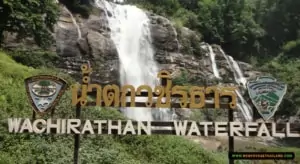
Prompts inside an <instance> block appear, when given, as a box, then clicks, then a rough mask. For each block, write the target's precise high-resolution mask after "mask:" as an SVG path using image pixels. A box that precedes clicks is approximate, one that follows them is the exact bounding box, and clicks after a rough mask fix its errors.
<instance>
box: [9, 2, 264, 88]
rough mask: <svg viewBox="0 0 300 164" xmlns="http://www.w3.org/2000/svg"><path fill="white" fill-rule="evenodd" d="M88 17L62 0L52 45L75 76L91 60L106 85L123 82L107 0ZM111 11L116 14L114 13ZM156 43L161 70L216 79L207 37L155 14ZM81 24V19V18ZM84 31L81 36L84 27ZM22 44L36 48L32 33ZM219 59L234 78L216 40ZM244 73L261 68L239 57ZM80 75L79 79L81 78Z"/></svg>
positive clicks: (15, 44) (152, 24)
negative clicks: (65, 4) (202, 40)
mask: <svg viewBox="0 0 300 164" xmlns="http://www.w3.org/2000/svg"><path fill="white" fill-rule="evenodd" d="M94 10H95V12H93V14H92V15H90V16H89V18H88V19H84V18H81V17H80V16H79V15H75V14H73V17H74V18H72V16H71V15H70V12H68V11H67V9H66V8H64V7H63V6H62V5H61V6H60V17H59V20H58V22H57V24H56V26H55V33H54V34H53V35H54V37H55V40H56V44H55V45H53V47H52V48H51V50H52V51H56V52H57V54H58V55H59V56H60V60H59V61H58V64H57V67H58V68H61V69H62V70H63V71H65V72H68V73H70V74H71V75H74V77H75V75H76V74H77V75H78V74H80V65H81V64H83V63H87V62H88V61H89V62H90V64H91V66H92V67H93V70H94V71H93V74H92V75H93V76H94V77H93V79H94V80H95V81H96V82H98V83H101V84H106V83H117V84H118V83H119V59H118V53H117V50H116V47H115V45H114V43H113V41H112V40H111V38H110V28H109V25H108V20H107V18H106V14H105V13H106V11H105V7H104V5H101V4H100V6H98V7H97V8H95V9H94ZM108 15H110V16H111V14H110V13H108ZM147 15H148V17H149V19H150V30H151V36H152V38H151V39H152V44H153V48H154V51H155V56H154V58H155V60H156V61H157V63H158V65H159V68H160V69H167V70H169V71H170V72H171V73H172V75H173V77H179V76H181V73H182V71H183V70H185V71H187V73H188V75H189V77H194V78H196V80H195V83H199V82H200V81H215V80H216V78H215V76H214V74H213V67H212V65H213V63H212V60H211V54H210V52H209V49H208V47H209V46H210V45H208V44H206V43H204V42H201V35H200V34H198V33H196V32H194V31H192V30H190V29H188V28H185V27H175V26H174V25H173V24H172V23H171V22H170V21H169V20H168V19H167V18H164V17H162V16H159V15H156V14H153V13H149V12H147ZM75 20H76V23H77V25H76V24H75V22H74V21H75ZM78 31H80V33H81V35H79V32H78ZM14 38H15V37H14V36H13V35H7V36H6V40H5V41H6V42H5V46H6V47H11V48H14V47H18V46H20V45H19V42H17V41H16V40H15V39H14ZM22 45H25V47H26V46H27V47H29V48H30V49H33V48H34V47H36V46H35V45H34V42H33V40H32V39H30V38H27V39H26V41H23V42H22ZM212 49H213V51H214V53H215V54H216V55H215V64H216V66H217V69H218V71H219V74H220V76H221V77H222V79H221V80H222V81H224V83H225V82H226V83H227V82H231V83H234V77H233V71H232V69H231V68H230V66H229V63H228V61H227V60H226V59H225V58H224V55H222V53H221V52H220V47H219V46H216V45H213V46H212ZM238 64H239V66H240V68H241V70H242V71H243V73H244V76H245V77H246V78H248V79H252V78H255V77H256V76H258V75H260V74H261V73H260V72H257V71H254V70H253V68H252V66H251V65H249V64H247V63H243V62H238ZM78 80H79V79H78Z"/></svg>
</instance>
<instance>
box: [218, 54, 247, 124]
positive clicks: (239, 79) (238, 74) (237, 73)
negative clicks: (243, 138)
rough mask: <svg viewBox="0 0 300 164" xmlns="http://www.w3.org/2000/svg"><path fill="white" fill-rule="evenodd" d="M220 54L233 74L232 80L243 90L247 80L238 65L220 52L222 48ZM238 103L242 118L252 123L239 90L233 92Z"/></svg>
mask: <svg viewBox="0 0 300 164" xmlns="http://www.w3.org/2000/svg"><path fill="white" fill-rule="evenodd" d="M219 50H220V52H221V54H222V55H223V56H224V58H225V59H226V61H227V63H228V65H229V67H230V69H231V70H232V72H233V75H234V79H235V82H236V83H238V84H239V85H241V84H242V85H243V87H244V88H246V83H247V79H246V78H245V77H244V75H243V73H242V70H241V68H240V67H239V65H238V64H237V62H236V61H235V60H234V59H233V58H232V57H231V56H228V55H226V54H225V53H224V51H223V50H222V48H219ZM235 92H236V94H237V96H238V98H239V100H240V102H239V103H238V105H237V106H238V108H239V109H240V110H241V112H242V114H243V116H244V118H245V119H246V120H247V121H252V114H253V111H252V108H251V107H250V106H249V104H248V103H247V102H246V100H245V99H244V98H243V96H242V94H241V93H240V91H239V90H236V91H235Z"/></svg>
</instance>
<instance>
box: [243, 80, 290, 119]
mask: <svg viewBox="0 0 300 164" xmlns="http://www.w3.org/2000/svg"><path fill="white" fill-rule="evenodd" d="M247 87H248V93H249V96H250V98H251V100H252V103H253V104H254V106H255V107H256V109H257V111H258V113H259V114H260V115H261V116H262V117H263V119H264V120H265V121H267V120H268V119H270V118H271V117H272V116H273V115H274V114H275V112H276V111H277V109H278V106H279V105H280V103H281V101H282V99H283V96H284V95H285V93H286V89H287V85H286V84H284V83H282V82H277V80H276V79H275V78H272V77H266V76H264V77H258V78H257V79H256V80H255V81H249V82H248V84H247Z"/></svg>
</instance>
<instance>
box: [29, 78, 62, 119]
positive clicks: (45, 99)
mask: <svg viewBox="0 0 300 164" xmlns="http://www.w3.org/2000/svg"><path fill="white" fill-rule="evenodd" d="M25 86H26V92H27V97H28V99H29V102H30V103H31V105H32V107H33V109H34V110H35V112H37V113H39V114H41V115H42V114H45V113H47V112H49V111H50V110H52V108H53V107H54V106H55V105H56V104H57V103H58V101H59V99H60V97H61V96H62V95H63V93H64V91H65V90H66V88H67V83H66V82H65V81H64V80H63V79H60V78H58V77H55V76H50V75H38V76H32V77H29V78H27V79H25Z"/></svg>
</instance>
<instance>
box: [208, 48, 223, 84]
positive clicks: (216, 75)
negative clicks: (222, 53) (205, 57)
mask: <svg viewBox="0 0 300 164" xmlns="http://www.w3.org/2000/svg"><path fill="white" fill-rule="evenodd" d="M207 47H208V50H209V56H210V60H211V65H212V69H213V73H214V75H215V77H216V78H218V79H220V78H221V77H220V74H219V70H218V68H217V63H216V54H215V53H214V51H213V49H212V47H211V46H210V45H207Z"/></svg>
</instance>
